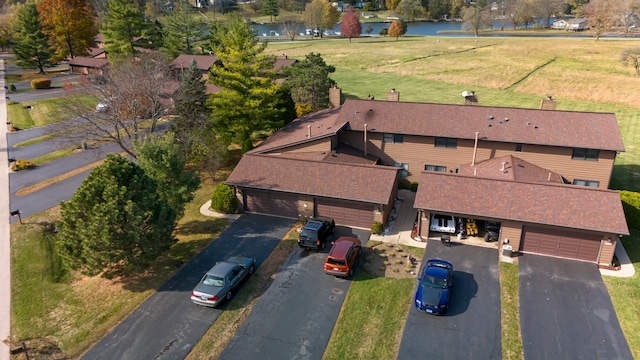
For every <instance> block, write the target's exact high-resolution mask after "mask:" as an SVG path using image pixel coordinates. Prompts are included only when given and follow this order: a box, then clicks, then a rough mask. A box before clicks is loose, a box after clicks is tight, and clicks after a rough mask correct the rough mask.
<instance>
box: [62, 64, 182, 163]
mask: <svg viewBox="0 0 640 360" xmlns="http://www.w3.org/2000/svg"><path fill="white" fill-rule="evenodd" d="M172 83H173V81H172V79H171V73H170V67H169V63H168V61H167V60H166V59H165V58H164V57H162V56H161V55H159V54H149V53H143V54H142V55H140V56H139V57H137V58H135V59H133V60H132V59H120V60H118V61H116V62H113V63H112V64H111V66H110V68H109V69H108V70H106V71H105V72H104V73H103V74H100V75H89V76H87V77H85V78H84V79H83V81H81V84H80V86H81V87H82V91H80V92H81V93H82V94H83V95H82V97H83V98H84V99H86V98H87V96H88V97H90V98H94V99H95V100H94V101H95V102H98V101H99V102H100V103H99V104H98V106H97V107H96V110H95V111H87V107H86V100H85V101H83V100H82V99H81V98H79V97H76V98H75V100H71V99H70V101H69V103H68V104H67V105H68V106H69V107H72V108H73V109H72V111H73V112H74V113H75V114H77V116H78V117H77V118H76V121H74V125H73V127H71V128H69V126H68V124H67V126H66V129H65V134H66V139H67V141H71V142H72V143H74V144H79V143H82V144H83V147H86V146H87V143H89V144H92V145H101V144H103V143H105V142H115V143H117V144H118V145H119V146H120V147H121V148H122V150H123V151H124V152H126V153H127V154H129V155H130V156H132V157H134V158H135V157H136V154H135V150H134V147H133V142H134V141H136V140H138V141H144V140H145V139H146V138H147V137H148V136H149V135H150V134H152V133H154V132H156V131H157V130H158V124H159V121H160V119H161V117H162V116H163V115H164V114H166V110H167V109H168V108H169V107H170V106H171V100H170V95H171V94H170V92H171V91H170V87H171V84H172ZM60 126H64V125H62V124H61V125H60ZM60 126H57V127H54V128H53V130H52V131H54V132H60V130H61V128H60Z"/></svg>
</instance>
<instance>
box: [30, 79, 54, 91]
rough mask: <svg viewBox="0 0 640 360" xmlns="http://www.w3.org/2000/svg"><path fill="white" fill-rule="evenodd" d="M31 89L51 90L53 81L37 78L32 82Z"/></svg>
mask: <svg viewBox="0 0 640 360" xmlns="http://www.w3.org/2000/svg"><path fill="white" fill-rule="evenodd" d="M31 88H32V89H36V90H37V89H50V88H51V80H49V79H47V78H37V79H33V80H31Z"/></svg>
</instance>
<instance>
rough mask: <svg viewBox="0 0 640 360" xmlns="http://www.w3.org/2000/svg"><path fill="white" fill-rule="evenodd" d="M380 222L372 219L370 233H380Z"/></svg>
mask: <svg viewBox="0 0 640 360" xmlns="http://www.w3.org/2000/svg"><path fill="white" fill-rule="evenodd" d="M382 230H383V228H382V223H381V222H380V221H374V222H373V224H371V233H372V234H376V235H380V234H382Z"/></svg>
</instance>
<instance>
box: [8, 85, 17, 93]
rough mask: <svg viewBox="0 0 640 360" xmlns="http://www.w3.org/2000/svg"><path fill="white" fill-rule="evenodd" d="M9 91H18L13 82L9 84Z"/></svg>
mask: <svg viewBox="0 0 640 360" xmlns="http://www.w3.org/2000/svg"><path fill="white" fill-rule="evenodd" d="M9 91H11V92H14V91H16V86H15V85H13V84H11V85H9Z"/></svg>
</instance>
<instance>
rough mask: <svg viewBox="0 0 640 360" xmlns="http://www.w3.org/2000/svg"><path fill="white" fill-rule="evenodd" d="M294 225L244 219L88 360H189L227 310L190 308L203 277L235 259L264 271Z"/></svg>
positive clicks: (284, 221) (248, 216)
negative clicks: (262, 266) (244, 258)
mask: <svg viewBox="0 0 640 360" xmlns="http://www.w3.org/2000/svg"><path fill="white" fill-rule="evenodd" d="M293 224H294V220H291V219H282V218H276V217H271V216H262V215H251V214H245V215H242V216H241V217H240V218H239V219H238V220H236V221H235V222H233V224H231V225H230V226H229V227H228V228H227V229H226V230H225V231H224V232H222V234H220V236H219V237H218V238H217V239H216V240H215V241H213V242H212V243H211V244H209V246H207V247H206V248H205V249H204V250H203V251H202V252H200V253H199V254H198V255H196V256H195V257H194V258H193V259H192V260H191V261H190V262H189V263H187V264H186V265H185V266H184V267H183V268H182V269H180V271H178V273H176V275H174V276H173V277H172V278H171V279H170V280H169V281H168V282H167V283H166V284H164V285H163V286H162V287H161V288H160V289H159V290H158V291H157V292H156V293H154V294H153V295H152V296H151V297H149V298H148V299H147V300H146V301H145V302H143V303H142V304H141V305H140V306H139V307H138V308H137V309H136V310H135V311H134V312H133V313H132V314H131V315H129V317H127V318H126V319H125V320H124V321H122V323H120V324H119V325H118V326H117V327H116V328H115V329H113V331H111V333H109V334H108V335H107V336H106V337H104V338H103V339H102V340H101V341H100V342H99V343H98V344H97V345H96V346H94V347H93V348H92V349H91V350H89V352H87V353H86V354H85V355H84V356H83V359H87V360H97V359H122V360H125V359H132V360H138V359H184V358H185V356H187V354H189V352H190V351H191V349H192V348H193V346H194V345H195V344H196V343H197V342H198V341H199V340H200V338H201V337H202V335H203V334H204V333H205V332H206V331H207V330H208V329H209V327H210V326H211V324H213V322H214V321H215V320H216V319H217V318H218V316H219V315H220V314H221V313H222V311H223V309H224V305H223V308H222V309H212V308H207V307H204V306H199V305H196V304H193V303H192V302H191V299H190V294H191V290H192V289H193V287H194V286H195V285H196V284H197V282H198V281H199V280H200V278H201V277H202V274H204V273H205V272H206V271H207V270H209V269H210V268H211V267H212V266H213V265H214V264H215V262H216V261H219V260H222V259H223V258H225V257H226V256H228V255H234V254H243V255H247V256H251V257H254V258H256V259H257V264H258V267H259V266H260V264H262V262H263V261H264V260H265V259H266V258H267V257H268V256H269V254H271V251H273V249H274V248H275V247H276V245H277V244H278V243H279V242H280V240H281V239H282V238H283V237H284V235H285V234H286V233H287V231H288V230H289V229H290V228H291V226H293ZM232 301H233V300H232Z"/></svg>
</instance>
